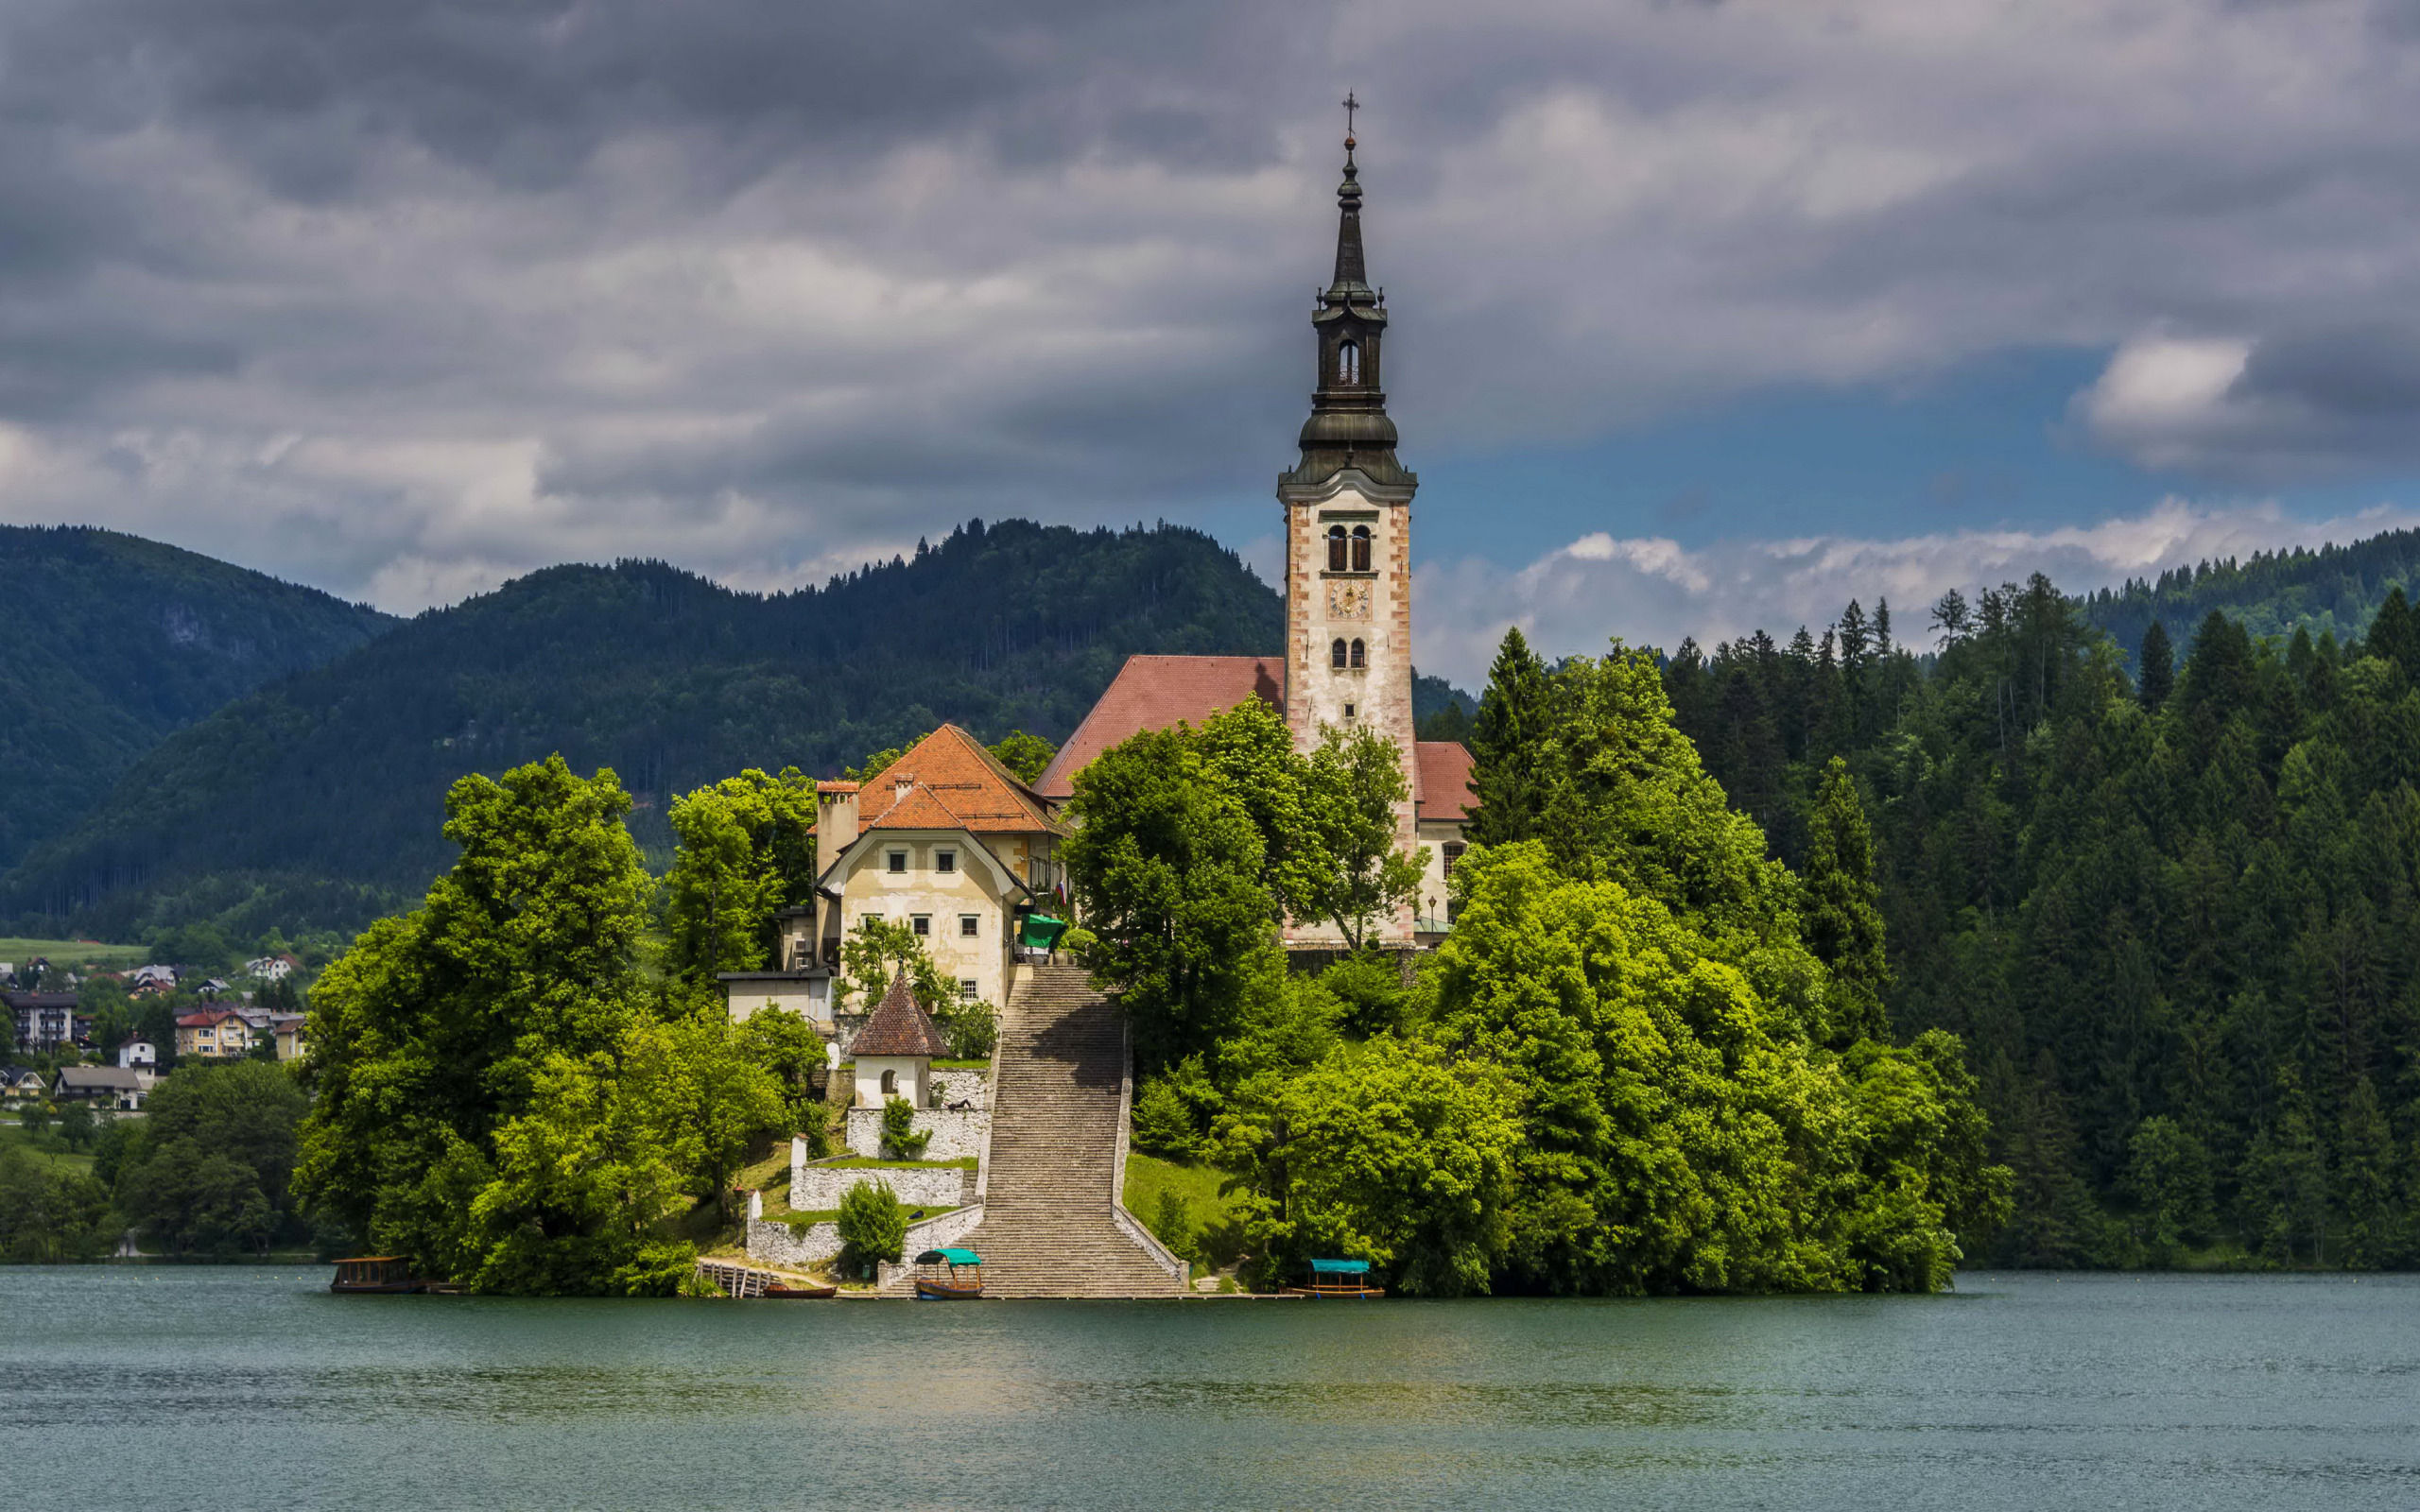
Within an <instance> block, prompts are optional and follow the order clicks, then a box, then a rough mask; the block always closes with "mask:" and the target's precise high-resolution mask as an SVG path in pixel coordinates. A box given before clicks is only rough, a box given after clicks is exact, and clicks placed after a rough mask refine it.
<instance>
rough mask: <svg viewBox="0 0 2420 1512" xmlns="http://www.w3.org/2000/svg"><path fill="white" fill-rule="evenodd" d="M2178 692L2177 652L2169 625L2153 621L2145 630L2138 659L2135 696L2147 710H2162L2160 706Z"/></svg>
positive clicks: (2156, 711) (2157, 711) (2153, 711)
mask: <svg viewBox="0 0 2420 1512" xmlns="http://www.w3.org/2000/svg"><path fill="white" fill-rule="evenodd" d="M2175 691H2176V652H2175V650H2174V648H2173V647H2171V646H2170V645H2169V640H2168V627H2167V626H2165V625H2162V624H2161V623H2160V622H2159V621H2157V620H2153V621H2152V622H2151V625H2150V627H2147V628H2146V629H2145V630H2144V631H2143V645H2142V652H2141V654H2140V655H2139V656H2138V657H2137V658H2136V662H2135V696H2136V697H2137V698H2139V699H2140V700H2141V701H2142V705H2143V707H2144V709H2146V710H2148V711H2149V712H2151V713H2159V707H2160V705H2162V704H2164V703H2166V702H2168V696H2169V694H2171V693H2173V692H2175Z"/></svg>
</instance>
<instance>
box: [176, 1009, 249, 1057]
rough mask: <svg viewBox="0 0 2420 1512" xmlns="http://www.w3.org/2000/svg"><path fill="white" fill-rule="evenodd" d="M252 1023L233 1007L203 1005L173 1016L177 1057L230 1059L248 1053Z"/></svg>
mask: <svg viewBox="0 0 2420 1512" xmlns="http://www.w3.org/2000/svg"><path fill="white" fill-rule="evenodd" d="M251 1048H252V1026H251V1024H249V1023H246V1022H244V1019H243V1015H241V1014H239V1013H237V1012H236V1011H235V1010H234V1009H233V1008H203V1009H201V1010H200V1011H199V1012H195V1013H182V1014H179V1015H178V1016H177V1057H178V1058H179V1059H183V1058H185V1057H199V1058H200V1059H203V1060H233V1059H235V1058H237V1057H241V1056H245V1055H249V1054H251Z"/></svg>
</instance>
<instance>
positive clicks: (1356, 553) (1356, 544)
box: [1353, 525, 1370, 573]
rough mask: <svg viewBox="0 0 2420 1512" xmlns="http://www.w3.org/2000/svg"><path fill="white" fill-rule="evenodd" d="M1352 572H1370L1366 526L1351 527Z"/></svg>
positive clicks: (1368, 532)
mask: <svg viewBox="0 0 2420 1512" xmlns="http://www.w3.org/2000/svg"><path fill="white" fill-rule="evenodd" d="M1353 570H1354V571H1355V572H1357V573H1366V572H1368V571H1369V570H1370V527H1369V526H1368V525H1355V526H1354V527H1353Z"/></svg>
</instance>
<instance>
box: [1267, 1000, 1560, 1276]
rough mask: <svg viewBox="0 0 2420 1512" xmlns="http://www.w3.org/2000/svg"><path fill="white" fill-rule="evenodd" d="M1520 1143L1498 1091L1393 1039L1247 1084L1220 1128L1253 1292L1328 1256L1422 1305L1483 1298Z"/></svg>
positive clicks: (1507, 1100) (1470, 1071)
mask: <svg viewBox="0 0 2420 1512" xmlns="http://www.w3.org/2000/svg"><path fill="white" fill-rule="evenodd" d="M1520 1138H1521V1129H1520V1125H1519V1124H1518V1123H1517V1122H1516V1120H1515V1119H1514V1117H1513V1107H1512V1099H1511V1097H1510V1096H1509V1095H1508V1092H1507V1091H1506V1089H1505V1087H1504V1086H1503V1085H1502V1083H1501V1082H1500V1080H1498V1079H1496V1078H1493V1077H1489V1076H1486V1075H1484V1074H1476V1068H1458V1067H1456V1066H1454V1065H1452V1064H1451V1063H1449V1061H1448V1060H1447V1058H1446V1056H1445V1054H1444V1053H1443V1050H1442V1049H1438V1048H1432V1047H1427V1046H1420V1045H1412V1044H1407V1043H1405V1042H1403V1041H1401V1040H1393V1039H1379V1040H1373V1041H1371V1042H1370V1043H1369V1044H1368V1045H1367V1046H1365V1047H1362V1048H1360V1049H1358V1050H1339V1051H1338V1052H1337V1053H1336V1054H1335V1055H1334V1056H1332V1057H1330V1058H1329V1059H1327V1060H1325V1061H1323V1062H1322V1063H1321V1064H1320V1065H1319V1066H1317V1067H1315V1068H1313V1069H1311V1070H1310V1071H1307V1072H1305V1073H1303V1074H1299V1075H1294V1076H1288V1077H1283V1078H1277V1077H1269V1078H1262V1079H1261V1080H1259V1081H1257V1082H1255V1083H1253V1084H1250V1085H1249V1086H1248V1089H1247V1091H1246V1092H1245V1093H1244V1094H1243V1095H1241V1096H1240V1097H1239V1098H1238V1099H1237V1101H1236V1105H1235V1107H1234V1108H1233V1109H1232V1110H1231V1111H1230V1112H1229V1113H1228V1114H1227V1115H1226V1116H1225V1117H1223V1118H1221V1119H1220V1120H1219V1153H1220V1160H1221V1163H1223V1164H1225V1165H1226V1166H1227V1167H1228V1168H1229V1169H1230V1170H1234V1171H1236V1172H1237V1173H1239V1176H1240V1177H1241V1179H1242V1181H1243V1183H1244V1190H1243V1192H1242V1194H1240V1195H1239V1196H1238V1197H1237V1199H1236V1204H1235V1205H1236V1209H1237V1210H1238V1211H1239V1214H1240V1216H1241V1217H1242V1220H1243V1225H1244V1232H1245V1235H1246V1243H1247V1244H1248V1245H1249V1246H1251V1248H1252V1250H1253V1254H1254V1255H1255V1257H1256V1260H1255V1263H1254V1268H1255V1273H1256V1274H1257V1276H1258V1278H1259V1279H1260V1280H1262V1281H1264V1282H1274V1281H1278V1280H1287V1279H1289V1278H1291V1277H1294V1276H1299V1275H1300V1274H1301V1273H1302V1271H1303V1270H1304V1269H1305V1266H1306V1264H1307V1263H1308V1261H1309V1260H1310V1259H1311V1258H1312V1257H1314V1256H1340V1257H1344V1258H1349V1259H1359V1260H1367V1261H1369V1262H1370V1263H1372V1264H1373V1265H1374V1266H1376V1267H1377V1268H1379V1269H1380V1270H1382V1271H1384V1272H1385V1273H1386V1274H1387V1275H1388V1277H1389V1278H1390V1279H1391V1280H1392V1284H1393V1285H1394V1286H1395V1287H1397V1288H1399V1289H1400V1290H1402V1291H1405V1292H1408V1293H1410V1294H1412V1295H1414V1296H1434V1297H1457V1296H1461V1295H1463V1294H1465V1293H1470V1292H1483V1291H1486V1290H1487V1289H1488V1285H1489V1280H1490V1276H1491V1273H1492V1271H1493V1269H1494V1267H1495V1263H1496V1262H1497V1260H1498V1259H1499V1257H1500V1256H1501V1255H1502V1254H1503V1252H1504V1248H1505V1244H1506V1234H1507V1210H1508V1208H1509V1206H1510V1203H1511V1197H1512V1177H1513V1157H1514V1150H1515V1148H1516V1146H1517V1145H1518V1144H1519V1143H1520Z"/></svg>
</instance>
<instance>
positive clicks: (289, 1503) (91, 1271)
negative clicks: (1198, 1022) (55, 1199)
mask: <svg viewBox="0 0 2420 1512" xmlns="http://www.w3.org/2000/svg"><path fill="white" fill-rule="evenodd" d="M329 1274H330V1273H329V1271H328V1270H327V1269H326V1268H325V1267H318V1268H310V1269H290V1268H283V1267H279V1268H269V1267H257V1268H256V1267H227V1268H169V1267H126V1268H114V1267H112V1268H104V1267H91V1266H87V1267H58V1268H8V1267H0V1488H5V1489H4V1490H0V1499H5V1500H7V1501H9V1502H10V1503H14V1504H23V1505H26V1506H39V1507H44V1508H85V1507H94V1508H101V1507H106V1508H112V1509H117V1508H128V1507H141V1508H147V1509H148V1508H157V1509H166V1508H198V1509H207V1512H219V1509H232V1508H245V1509H252V1508H273V1509H285V1508H321V1507H328V1508H351V1507H377V1508H415V1509H417V1508H429V1509H436V1508H471V1507H477V1508H495V1509H523V1508H558V1507H582V1508H585V1507H666V1508H673V1507H677V1508H700V1509H702V1508H726V1507H728V1508H747V1509H758V1508H780V1507H820V1506H838V1507H849V1508H865V1509H873V1508H888V1507H937V1508H938V1507H946V1508H953V1509H961V1512H962V1509H968V1508H983V1507H1002V1506H1006V1507H1023V1506H1053V1507H1132V1506H1150V1507H1218V1508H1240V1507H1264V1506H1339V1507H1457V1508H1476V1507H1490V1508H1493V1507H1507V1508H1551V1509H1554V1512H1571V1509H1574V1508H1581V1507H1593V1506H1620V1507H1625V1508H1628V1507H1641V1508H1646V1507H1706V1508H1722V1509H1739V1508H1752V1507H1774V1508H1792V1509H1799V1508H1817V1509H1824V1508H1839V1509H1842V1512H1847V1509H1856V1512H1873V1509H1890V1512H1898V1509H1902V1508H1914V1509H1922V1512H1936V1509H1948V1508H2000V1507H2006V1508H2028V1509H2031V1508H2054V1507H2079V1508H2083V1507H2089V1508H2096V1509H2105V1508H2118V1507H2160V1508H2199V1507H2243V1508H2262V1509H2268V1508H2279V1507H2325V1508H2330V1509H2335V1512H2343V1509H2349V1508H2365V1507H2381V1508H2386V1507H2392V1508H2409V1507H2412V1506H2415V1505H2420V1370H2415V1366H2420V1280H2415V1279H2414V1278H2408V1277H2359V1278H2354V1277H2338V1278H2327V1277H2312V1278H2301V1277H2295V1278H2251V1277H2104V1276H2047V1275H2007V1274H1969V1275H1965V1276H1962V1277H1961V1278H1960V1280H1959V1286H1958V1290H1957V1291H1956V1292H1955V1293H1954V1294H1951V1295H1948V1296H1944V1297H1840V1298H1750V1299H1701V1300H1677V1301H1617V1302H1548V1301H1525V1300H1504V1301H1478V1302H1450V1303H1423V1302H1386V1303H1377V1304H1358V1305H1357V1304H1329V1303H1313V1302H1285V1303H1281V1302H1185V1303H1098V1302H1064V1303H1051V1302H1029V1303H1009V1302H994V1303H969V1304H945V1303H895V1302H894V1303H873V1302H796V1303H784V1302H751V1303H735V1302H698V1301H689V1302H669V1301H667V1302H582V1301H558V1302H522V1301H507V1300H494V1299H488V1298H479V1297H330V1296H329V1295H327V1293H326V1292H325V1291H324V1290H323V1288H324V1287H325V1285H326V1282H327V1279H328V1276H329Z"/></svg>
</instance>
